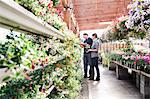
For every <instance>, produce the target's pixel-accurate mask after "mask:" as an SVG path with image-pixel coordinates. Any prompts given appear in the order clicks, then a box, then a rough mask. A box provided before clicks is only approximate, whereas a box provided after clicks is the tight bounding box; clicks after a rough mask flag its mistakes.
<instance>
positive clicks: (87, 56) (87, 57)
mask: <svg viewBox="0 0 150 99" xmlns="http://www.w3.org/2000/svg"><path fill="white" fill-rule="evenodd" d="M83 62H84V77H87V71H88V65H90V66H91V54H90V53H86V54H84V56H83ZM89 71H90V70H89ZM89 75H90V72H89Z"/></svg>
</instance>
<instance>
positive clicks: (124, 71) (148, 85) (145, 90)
mask: <svg viewBox="0 0 150 99" xmlns="http://www.w3.org/2000/svg"><path fill="white" fill-rule="evenodd" d="M112 63H114V64H116V76H117V78H118V79H119V80H126V79H129V78H130V75H132V78H133V81H134V82H135V85H136V87H137V88H138V89H139V91H140V93H141V94H142V97H143V99H150V74H147V73H145V72H143V71H140V70H137V69H133V68H130V67H127V66H125V65H122V64H121V63H119V62H116V61H113V62H112Z"/></svg>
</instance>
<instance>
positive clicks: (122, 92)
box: [88, 66, 142, 99]
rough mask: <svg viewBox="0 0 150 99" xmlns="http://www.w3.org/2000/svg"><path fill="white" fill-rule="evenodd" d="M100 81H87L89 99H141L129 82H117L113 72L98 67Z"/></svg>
mask: <svg viewBox="0 0 150 99" xmlns="http://www.w3.org/2000/svg"><path fill="white" fill-rule="evenodd" d="M100 71H101V80H100V81H99V82H97V81H90V80H88V87H89V99H142V98H141V95H140V93H139V92H138V89H136V88H135V86H134V85H132V84H131V82H128V81H125V80H118V79H117V78H116V75H115V71H110V70H108V69H107V68H104V67H102V66H100Z"/></svg>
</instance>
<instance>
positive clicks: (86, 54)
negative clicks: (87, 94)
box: [80, 33, 93, 78]
mask: <svg viewBox="0 0 150 99" xmlns="http://www.w3.org/2000/svg"><path fill="white" fill-rule="evenodd" d="M83 38H84V39H85V40H84V42H83V43H81V44H80V45H81V46H82V47H84V55H83V63H84V78H87V71H88V65H91V54H90V52H89V51H88V50H89V49H90V48H91V46H92V43H93V40H92V39H91V38H89V37H88V34H87V33H84V34H83ZM89 75H90V73H89Z"/></svg>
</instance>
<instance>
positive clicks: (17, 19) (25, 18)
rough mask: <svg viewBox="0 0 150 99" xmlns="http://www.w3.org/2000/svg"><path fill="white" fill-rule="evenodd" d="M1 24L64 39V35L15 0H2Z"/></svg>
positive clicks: (0, 1) (0, 9)
mask: <svg viewBox="0 0 150 99" xmlns="http://www.w3.org/2000/svg"><path fill="white" fill-rule="evenodd" d="M0 24H1V25H4V26H8V27H13V28H19V30H23V31H26V32H30V33H36V34H40V35H43V36H54V37H57V38H59V39H63V38H64V35H63V34H62V33H61V32H60V31H58V30H57V29H55V28H54V27H52V26H50V25H49V24H47V23H46V22H44V21H42V20H41V19H40V18H38V17H36V16H35V15H34V14H33V13H31V12H29V11H28V10H26V9H25V8H23V7H22V6H20V5H19V4H17V3H16V2H15V1H13V0H0Z"/></svg>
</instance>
